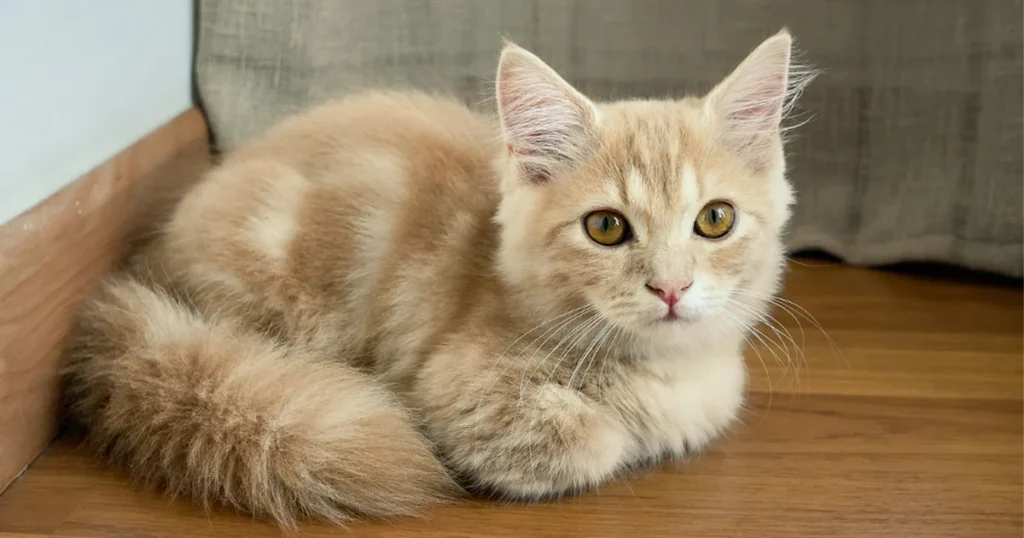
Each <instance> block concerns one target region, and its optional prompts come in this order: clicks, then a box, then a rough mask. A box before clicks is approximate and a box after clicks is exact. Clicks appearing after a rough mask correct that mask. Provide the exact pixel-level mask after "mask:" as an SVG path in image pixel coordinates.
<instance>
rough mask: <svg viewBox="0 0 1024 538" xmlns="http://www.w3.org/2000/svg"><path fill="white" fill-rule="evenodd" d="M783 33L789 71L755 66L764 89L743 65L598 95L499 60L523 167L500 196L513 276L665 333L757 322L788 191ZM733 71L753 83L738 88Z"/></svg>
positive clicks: (633, 328)
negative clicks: (689, 81)
mask: <svg viewBox="0 0 1024 538" xmlns="http://www.w3.org/2000/svg"><path fill="white" fill-rule="evenodd" d="M773 39H779V38H778V37H777V38H773ZM770 42H771V40H769V42H766V45H768V44H770ZM775 45H776V46H775V47H774V49H773V50H774V51H781V53H782V56H783V58H782V60H781V64H782V71H781V75H780V74H779V73H778V72H772V71H770V70H769V72H767V74H765V73H761V72H760V71H755V72H754V75H756V76H760V77H761V78H764V79H765V80H764V85H767V86H768V89H767V90H766V89H765V88H762V87H761V86H758V85H756V84H755V85H754V88H753V90H751V89H750V88H749V87H748V86H744V84H747V85H749V84H750V80H748V79H744V78H743V76H744V75H748V74H745V73H744V72H743V71H742V70H743V66H741V67H740V69H738V70H737V73H738V74H736V73H734V74H733V75H732V76H731V77H730V79H727V80H726V82H725V83H723V86H721V87H720V88H725V90H721V89H716V90H715V91H714V92H712V93H711V94H710V95H709V96H708V97H706V98H704V99H687V100H682V101H659V102H639V101H638V102H620V103H614V104H610V105H600V106H598V105H593V104H592V103H590V102H589V101H587V100H586V99H585V98H584V97H582V96H580V95H579V94H578V93H575V92H574V91H573V90H571V88H569V87H568V86H567V85H566V86H565V87H560V86H558V84H557V80H560V79H557V80H556V81H555V86H554V87H546V86H544V84H543V83H544V81H545V80H547V79H546V78H545V77H550V76H551V75H552V74H553V72H549V71H544V70H543V68H542V67H536V69H538V72H537V73H533V74H534V75H536V76H534V77H533V78H530V76H529V75H530V74H531V73H530V72H524V70H526V69H529V68H531V67H533V64H530V63H525V64H519V63H514V64H513V65H512V66H511V68H509V69H507V70H506V71H504V72H502V71H499V99H503V100H500V101H499V103H500V104H501V106H502V107H503V108H502V120H503V125H504V126H505V129H506V137H507V139H509V145H510V150H511V152H512V157H513V167H514V169H513V173H512V174H511V175H512V176H513V177H512V179H510V180H509V181H506V184H505V185H504V186H503V187H504V199H503V203H502V207H501V210H500V212H499V222H501V224H502V226H503V234H504V235H503V247H502V248H503V251H502V262H503V267H504V269H505V271H506V273H507V276H508V277H509V278H510V279H511V280H512V281H514V282H517V283H518V284H520V285H522V286H529V287H531V288H533V290H534V291H536V292H538V293H537V294H536V296H537V297H540V298H542V299H543V300H548V301H551V302H559V303H560V304H559V308H561V309H565V308H573V307H577V306H580V304H579V303H582V304H583V305H584V306H590V307H592V308H593V309H594V310H595V311H596V313H597V314H599V315H600V317H601V318H602V319H603V320H605V321H607V322H608V323H610V324H611V325H612V326H614V327H618V328H621V329H624V330H626V331H628V332H630V333H632V334H634V335H637V336H643V337H648V338H653V339H657V340H661V341H665V340H667V341H673V340H676V341H684V340H686V339H687V338H691V337H692V336H693V335H694V332H695V331H696V332H701V333H705V334H707V333H714V332H719V330H721V329H724V330H726V331H727V332H731V331H730V329H731V330H738V329H741V328H744V327H743V326H745V325H749V324H751V323H752V322H753V321H754V320H755V319H756V318H757V317H759V316H760V315H761V313H762V311H763V309H764V307H765V305H766V304H767V301H768V300H769V297H770V295H771V294H772V293H774V292H775V291H776V287H777V283H778V280H779V275H780V272H781V270H782V266H783V260H784V258H783V250H782V246H781V240H780V234H781V231H782V228H783V227H784V225H785V223H786V221H787V219H788V216H789V205H790V203H791V201H792V194H791V191H790V188H789V185H788V183H787V182H786V180H785V178H784V165H783V157H782V151H781V141H780V140H779V133H778V120H779V117H780V116H781V106H782V98H783V97H784V95H785V91H786V87H787V85H786V77H785V75H786V69H787V68H788V56H789V42H788V36H785V43H783V44H782V45H784V46H778V45H779V44H778V43H776V44H775ZM764 47H765V45H762V47H761V48H762V49H763V48H764ZM758 50H759V51H761V49H758ZM773 50H770V51H768V52H769V53H771V52H773ZM757 54H758V52H757V51H755V53H754V54H752V56H755V55H757ZM524 58H526V60H530V61H532V60H535V59H534V58H532V57H529V56H525V57H524ZM755 59H756V60H759V61H758V62H755V63H757V64H759V65H760V66H763V65H764V59H763V58H755ZM506 61H507V60H506V59H505V58H503V63H505V62H506ZM777 63H779V62H777ZM542 65H543V64H541V66H542ZM744 65H747V62H745V64H744ZM748 70H749V67H748ZM762 71H763V69H762ZM502 76H504V78H502ZM780 76H781V84H780V78H779V77H780ZM516 77H521V78H522V79H525V80H517V79H516ZM737 81H738V82H739V83H740V84H738V83H737ZM754 82H755V83H756V82H758V81H757V80H755V81H754ZM517 83H519V84H520V85H519V86H516V84H517ZM562 84H564V83H562ZM502 86H505V87H504V88H502ZM738 86H739V88H740V90H744V91H747V92H750V91H754V95H753V96H751V95H746V94H743V95H731V94H730V93H728V92H729V91H732V92H736V91H737V89H736V88H737V87H738ZM772 88H774V89H775V90H774V91H777V92H781V93H779V95H778V100H777V105H778V106H777V107H775V106H773V105H774V104H776V101H772V98H771V95H770V92H771V91H772ZM503 90H504V93H503ZM531 91H532V92H534V94H535V95H534V96H532V97H530V93H529V92H531ZM559 91H563V92H564V95H565V97H566V99H565V100H564V101H561V102H560V101H559V95H560V94H559ZM517 98H519V99H523V100H525V102H516V101H515V100H516V99H517ZM755 99H756V100H757V101H756V102H753V100H755ZM558 106H563V108H561V109H559V108H558ZM730 107H733V108H730ZM737 108H738V109H739V112H740V115H739V116H736V112H737V111H736V109H737ZM531 110H533V111H538V110H539V111H540V113H539V114H537V115H536V116H531V115H530V114H529V113H530V111H531ZM751 110H752V112H751ZM517 114H519V116H517ZM730 114H731V116H730ZM762 115H767V118H764V117H762ZM517 121H518V122H519V123H516V122H517ZM730 121H739V122H741V123H734V124H732V125H730V123H729V122H730ZM758 121H761V122H762V123H764V122H765V121H767V123H766V124H767V125H768V128H767V129H765V128H764V127H763V125H761V124H759V123H758ZM755 127H756V128H758V129H760V130H757V131H754V130H752V128H755ZM729 129H733V132H730V131H729ZM740 129H742V131H740Z"/></svg>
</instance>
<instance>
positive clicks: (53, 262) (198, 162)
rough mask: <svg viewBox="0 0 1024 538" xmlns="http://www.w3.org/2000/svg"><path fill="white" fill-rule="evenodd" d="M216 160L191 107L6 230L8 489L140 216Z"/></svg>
mask: <svg viewBox="0 0 1024 538" xmlns="http://www.w3.org/2000/svg"><path fill="white" fill-rule="evenodd" d="M208 155H209V144H208V140H207V129H206V122H205V120H204V118H203V115H202V114H201V113H200V112H199V111H198V110H197V109H190V110H188V111H186V112H184V113H182V114H181V115H180V116H178V117H177V118H175V119H173V120H171V121H170V122H168V123H167V124H165V125H163V126H162V127H160V128H159V129H157V130H156V131H154V132H152V133H150V134H149V135H147V136H146V137H145V138H143V139H141V140H139V141H138V142H136V143H135V144H134V145H132V146H131V147H129V148H128V149H126V150H124V151H122V152H121V153H119V154H118V155H116V156H114V157H113V158H111V159H110V160H108V161H107V162H106V163H104V164H102V165H101V166H99V167H97V168H96V169H94V170H93V171H91V172H89V173H88V174H86V175H84V176H82V177H81V178H79V179H78V180H77V181H75V182H74V183H72V184H71V185H69V186H67V187H65V188H64V189H62V190H61V191H59V192H57V193H56V194H54V195H53V196H51V197H50V198H48V199H46V200H45V201H43V202H42V203H40V204H39V205H37V206H36V207H34V208H33V209H31V210H29V211H27V212H25V213H23V214H22V215H20V216H18V217H16V218H15V219H14V220H12V221H10V222H8V223H6V224H4V225H2V226H0V491H3V490H4V489H5V488H6V487H7V485H9V484H10V483H11V482H12V481H13V480H14V479H15V478H16V477H17V476H18V474H19V473H20V472H21V471H22V470H23V469H24V468H25V466H26V465H28V464H29V463H30V462H31V461H32V459H34V458H35V457H36V455H38V454H39V452H40V451H41V450H42V449H43V448H44V447H45V446H46V444H47V443H48V442H49V441H50V439H51V438H52V436H53V433H54V431H55V425H56V406H57V397H58V380H57V371H58V362H59V357H60V354H61V351H62V348H63V346H64V340H65V335H66V333H67V330H68V327H69V322H70V320H71V315H72V313H73V311H74V308H75V306H76V305H77V304H78V302H79V301H80V300H81V298H82V297H83V296H84V295H85V294H86V293H87V292H88V291H89V288H90V287H91V286H92V284H93V283H94V282H95V280H96V279H97V278H98V277H99V276H101V275H102V274H103V273H105V272H107V271H108V270H109V269H110V268H111V267H112V266H113V265H114V264H116V263H117V262H118V261H119V260H120V259H121V258H122V257H123V256H124V253H125V252H126V250H127V248H128V245H129V244H130V240H131V239H132V238H133V234H134V233H136V232H137V231H138V230H139V224H140V221H139V218H140V217H143V216H144V217H146V218H147V220H151V217H152V216H153V213H151V212H150V209H149V208H150V207H151V206H150V205H149V202H150V201H151V200H152V198H151V196H152V195H153V194H154V193H155V192H158V191H162V190H164V189H163V187H164V186H167V185H172V186H179V185H184V184H186V183H190V182H191V181H190V180H191V179H193V178H195V177H197V176H198V175H199V173H200V170H199V169H198V168H197V167H200V166H205V163H206V162H207V161H208V160H209V159H208ZM158 187H159V188H158ZM174 190H177V189H171V191H174ZM140 208H147V209H146V210H145V213H146V214H140V211H139V209H140ZM154 210H155V208H154Z"/></svg>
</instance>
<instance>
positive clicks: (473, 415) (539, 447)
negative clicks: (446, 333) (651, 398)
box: [416, 349, 633, 500]
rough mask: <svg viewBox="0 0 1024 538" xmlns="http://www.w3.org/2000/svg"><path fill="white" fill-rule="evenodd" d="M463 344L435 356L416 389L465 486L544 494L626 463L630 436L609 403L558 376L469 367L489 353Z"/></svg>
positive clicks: (511, 494) (575, 487)
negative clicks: (475, 354) (533, 377)
mask: <svg viewBox="0 0 1024 538" xmlns="http://www.w3.org/2000/svg"><path fill="white" fill-rule="evenodd" d="M466 352H467V350H456V349H448V350H446V351H445V352H442V353H440V354H438V355H435V356H434V357H432V358H431V360H430V362H429V363H428V365H427V366H426V367H425V369H424V370H423V372H421V375H420V377H419V379H418V382H417V384H418V387H417V390H416V396H417V398H418V399H419V402H420V408H421V409H422V411H423V413H424V418H425V420H426V425H427V431H428V435H429V436H430V437H432V438H433V440H434V441H435V442H437V443H438V445H439V446H440V448H441V450H442V451H443V453H444V457H445V459H446V461H447V464H448V465H449V466H450V467H451V468H452V469H453V470H454V471H456V472H457V473H458V474H459V475H461V477H462V479H463V480H464V481H465V482H466V486H467V487H469V488H471V489H476V490H478V491H483V492H485V493H490V494H494V495H497V496H499V497H501V498H506V499H514V500H540V499H545V498H550V497H557V496H561V495H565V494H571V493H574V492H578V491H580V490H584V489H588V488H591V487H593V486H595V485H597V484H599V483H601V482H603V481H605V480H607V479H609V478H610V477H612V476H613V475H614V474H615V473H616V472H617V471H619V470H620V469H621V468H623V466H624V465H625V464H626V463H627V460H628V455H629V453H630V452H632V451H633V439H632V437H631V436H630V435H629V433H628V432H627V430H626V427H625V425H624V424H623V423H622V422H621V420H619V419H618V417H617V416H615V415H614V414H613V413H611V412H610V411H609V410H608V409H606V408H605V407H604V406H602V405H600V404H598V403H597V402H595V401H594V400H592V399H591V398H589V397H587V396H586V395H584V394H582V393H580V392H579V391H577V390H572V389H569V388H566V387H565V386H562V385H559V384H555V383H554V382H547V381H544V380H540V381H530V380H527V381H525V382H521V381H520V379H521V378H520V376H519V375H518V374H515V375H498V374H495V373H493V372H492V374H491V375H487V372H486V371H485V372H480V371H477V370H476V369H475V368H470V367H468V366H469V365H471V364H483V363H485V362H486V361H474V360H472V359H468V358H467V357H466ZM487 364H491V363H487ZM511 370H515V368H512V369H510V370H509V373H511Z"/></svg>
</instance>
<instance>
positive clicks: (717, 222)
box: [693, 202, 736, 239]
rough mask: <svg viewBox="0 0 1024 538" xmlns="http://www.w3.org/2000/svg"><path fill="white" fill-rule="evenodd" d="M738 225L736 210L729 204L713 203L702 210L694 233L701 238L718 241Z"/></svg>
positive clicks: (695, 223)
mask: <svg viewBox="0 0 1024 538" xmlns="http://www.w3.org/2000/svg"><path fill="white" fill-rule="evenodd" d="M734 224H736V209H735V208H733V207H732V205H730V204H728V203H727V202H711V203H710V204H708V205H706V206H704V209H701V210H700V214H699V215H697V221H696V222H694V223H693V231H694V232H696V234H697V235H699V236H701V237H706V238H708V239H718V238H720V237H725V234H727V233H729V230H732V227H733V225H734Z"/></svg>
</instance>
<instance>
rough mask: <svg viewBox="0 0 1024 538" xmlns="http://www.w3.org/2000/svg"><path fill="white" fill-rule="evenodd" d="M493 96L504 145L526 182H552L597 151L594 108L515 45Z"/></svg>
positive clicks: (507, 51) (504, 57)
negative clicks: (560, 173)
mask: <svg viewBox="0 0 1024 538" xmlns="http://www.w3.org/2000/svg"><path fill="white" fill-rule="evenodd" d="M495 93H496V96H497V101H498V114H499V115H500V117H501V126H502V131H503V132H504V135H505V142H506V143H507V144H508V150H509V152H510V153H511V155H512V158H513V159H514V160H515V162H516V164H517V165H518V167H519V171H520V174H521V176H522V178H523V179H525V180H527V181H530V182H533V183H543V182H545V181H548V180H550V179H551V178H553V177H554V176H555V175H557V174H558V173H559V172H561V171H563V170H565V169H567V168H569V167H571V166H572V165H574V164H577V163H579V161H580V160H582V159H583V158H585V157H586V154H587V152H589V151H590V150H591V149H592V148H593V144H594V141H595V140H596V138H595V136H596V135H595V127H596V122H597V109H596V107H595V106H594V104H593V103H592V102H591V101H590V100H589V99H587V98H586V97H584V96H583V95H582V94H580V93H579V92H578V91H576V89H575V88H573V87H572V86H570V85H569V83H568V82H566V81H565V80H563V79H562V77H560V76H558V73H556V72H555V71H554V70H553V69H551V68H550V67H548V65H547V64H545V63H544V62H543V61H541V60H540V58H537V57H536V56H534V55H533V54H531V53H529V52H527V51H526V50H524V49H522V48H520V47H519V46H517V45H515V44H512V43H506V45H505V48H504V49H503V50H502V51H501V60H500V61H499V62H498V79H497V83H496V88H495Z"/></svg>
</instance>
